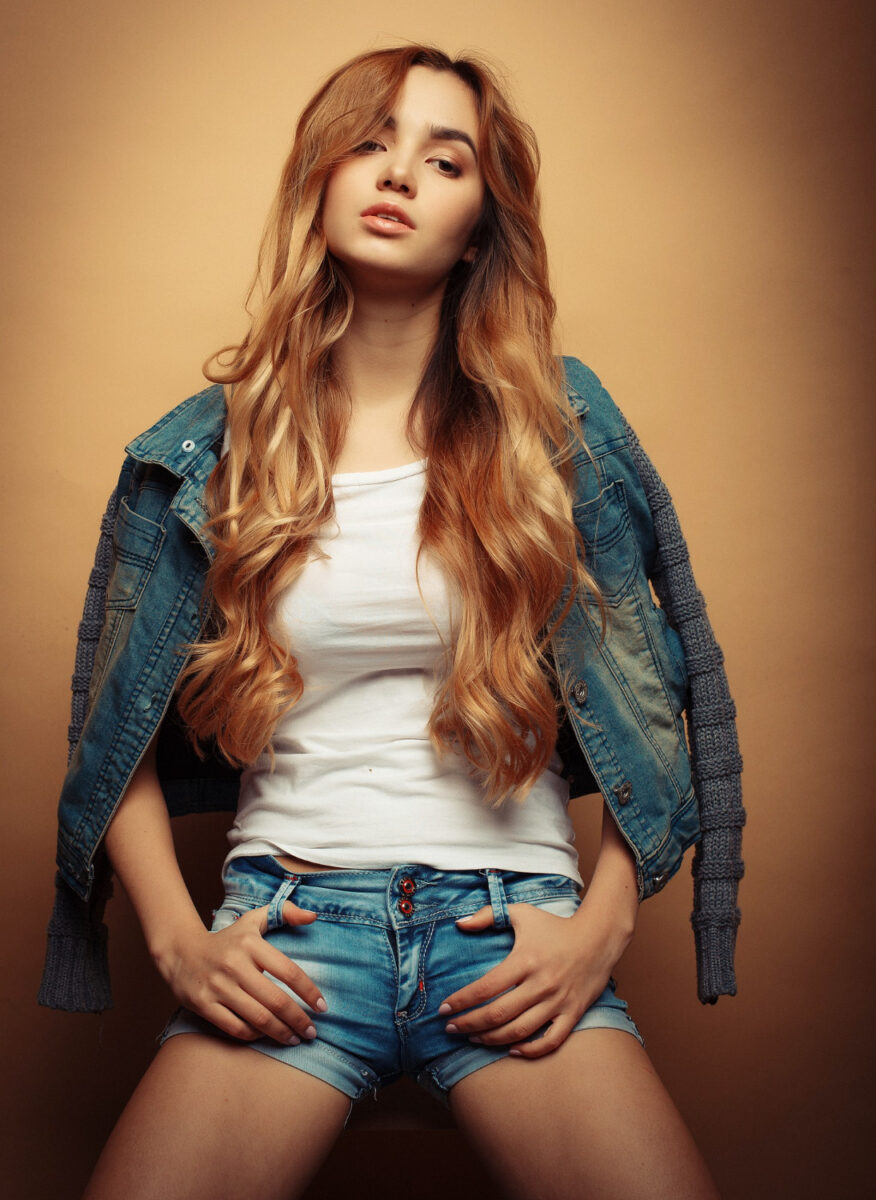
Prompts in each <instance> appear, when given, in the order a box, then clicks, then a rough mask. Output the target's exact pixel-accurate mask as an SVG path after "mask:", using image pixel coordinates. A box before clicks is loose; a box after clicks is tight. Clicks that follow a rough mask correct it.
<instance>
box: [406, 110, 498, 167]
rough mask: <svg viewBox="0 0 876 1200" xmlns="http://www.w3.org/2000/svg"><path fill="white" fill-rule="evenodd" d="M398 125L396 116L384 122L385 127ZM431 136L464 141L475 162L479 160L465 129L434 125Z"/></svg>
mask: <svg viewBox="0 0 876 1200" xmlns="http://www.w3.org/2000/svg"><path fill="white" fill-rule="evenodd" d="M396 127H397V123H396V119H395V117H387V118H386V120H385V121H384V122H383V128H384V129H395V128H396ZM429 138H430V139H431V141H433V142H463V143H464V144H465V145H466V146H468V148H469V150H471V152H472V154H473V155H474V160H475V162H477V161H478V152H477V150H476V148H475V144H474V142H473V141H472V139H471V137H470V136H469V134H467V133H466V132H465V130H464V129H452V128H451V127H450V126H449V125H432V126H431V127H430V129H429Z"/></svg>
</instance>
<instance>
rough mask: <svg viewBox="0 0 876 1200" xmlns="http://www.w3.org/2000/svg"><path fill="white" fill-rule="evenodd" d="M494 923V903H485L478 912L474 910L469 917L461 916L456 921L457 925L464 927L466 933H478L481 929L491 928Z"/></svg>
mask: <svg viewBox="0 0 876 1200" xmlns="http://www.w3.org/2000/svg"><path fill="white" fill-rule="evenodd" d="M493 923H494V921H493V906H492V904H485V905H484V907H483V908H479V909H478V910H477V912H473V913H472V914H471V915H470V916H468V917H460V918H459V920H458V921H457V922H456V924H457V926H458V927H459V928H460V929H464V930H465V931H466V933H469V932H475V933H476V932H477V931H478V930H480V929H489V928H490V926H491V925H492V924H493Z"/></svg>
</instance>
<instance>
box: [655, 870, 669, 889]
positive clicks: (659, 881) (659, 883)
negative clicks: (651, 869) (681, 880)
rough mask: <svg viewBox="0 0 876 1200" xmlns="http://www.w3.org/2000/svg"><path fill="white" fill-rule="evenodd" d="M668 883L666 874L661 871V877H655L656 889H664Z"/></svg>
mask: <svg viewBox="0 0 876 1200" xmlns="http://www.w3.org/2000/svg"><path fill="white" fill-rule="evenodd" d="M665 882H666V872H665V871H661V872H660V874H659V875H655V876H654V887H662V886H663V884H664V883H665Z"/></svg>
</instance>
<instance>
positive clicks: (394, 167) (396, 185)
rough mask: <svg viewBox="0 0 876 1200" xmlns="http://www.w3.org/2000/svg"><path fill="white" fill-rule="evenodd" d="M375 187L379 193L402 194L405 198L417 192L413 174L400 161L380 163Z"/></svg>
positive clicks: (405, 164)
mask: <svg viewBox="0 0 876 1200" xmlns="http://www.w3.org/2000/svg"><path fill="white" fill-rule="evenodd" d="M377 186H378V187H379V188H380V190H381V191H386V192H389V191H392V192H403V193H404V195H406V196H414V195H416V192H417V185H416V182H415V180H414V175H413V172H412V171H411V169H410V167H409V166H408V164H407V163H404V162H402V161H401V160H400V159H396V160H395V161H394V162H387V161H384V162H383V163H382V165H381V171H380V176H379V178H378V181H377Z"/></svg>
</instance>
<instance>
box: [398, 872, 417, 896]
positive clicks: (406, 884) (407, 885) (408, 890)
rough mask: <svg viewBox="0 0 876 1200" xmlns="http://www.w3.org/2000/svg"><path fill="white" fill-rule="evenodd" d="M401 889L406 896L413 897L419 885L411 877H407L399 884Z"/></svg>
mask: <svg viewBox="0 0 876 1200" xmlns="http://www.w3.org/2000/svg"><path fill="white" fill-rule="evenodd" d="M399 887H400V888H401V890H402V891H403V892H404V894H405V895H406V896H413V894H414V892H415V891H416V890H417V885H416V884H415V883H414V881H413V879H411V877H410V876H409V875H406V876H405V878H404V879H403V880H402V881H401V883H400V884H399Z"/></svg>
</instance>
